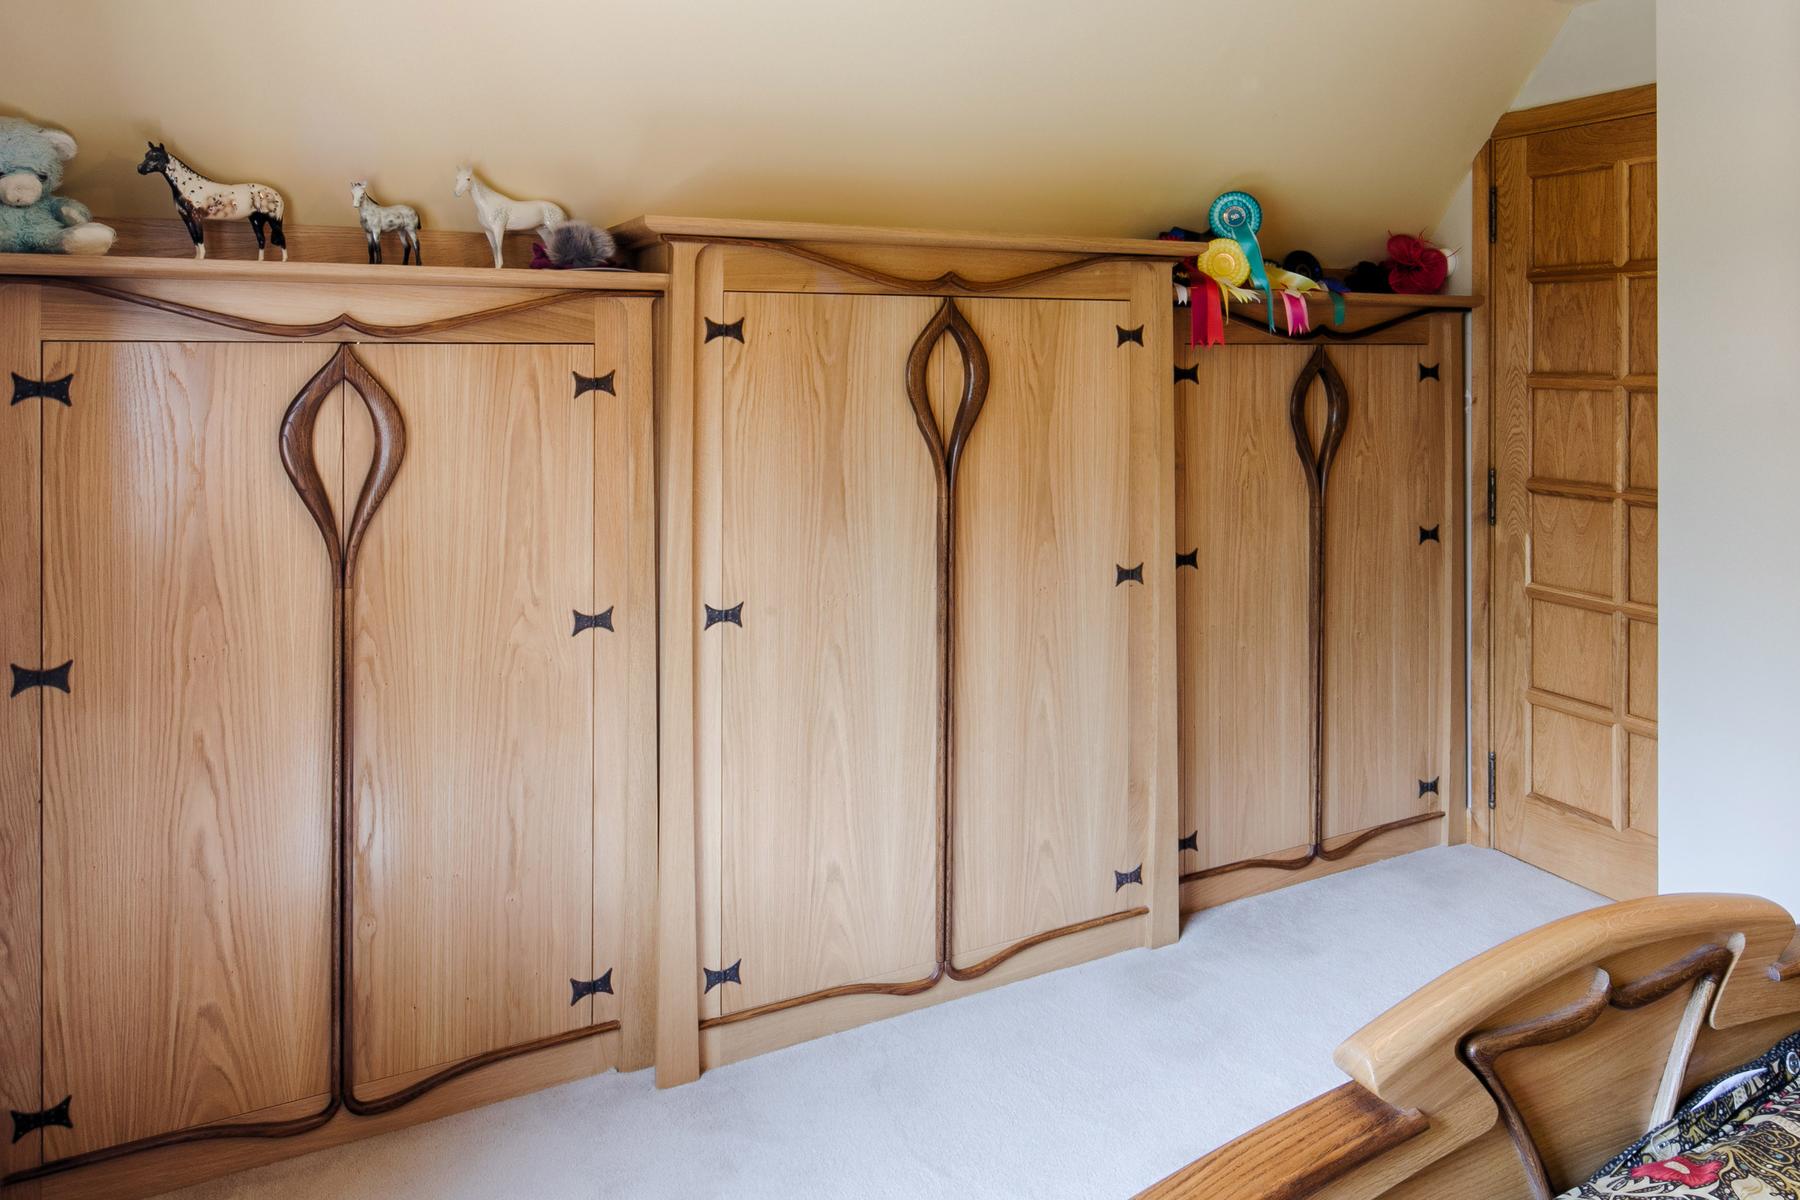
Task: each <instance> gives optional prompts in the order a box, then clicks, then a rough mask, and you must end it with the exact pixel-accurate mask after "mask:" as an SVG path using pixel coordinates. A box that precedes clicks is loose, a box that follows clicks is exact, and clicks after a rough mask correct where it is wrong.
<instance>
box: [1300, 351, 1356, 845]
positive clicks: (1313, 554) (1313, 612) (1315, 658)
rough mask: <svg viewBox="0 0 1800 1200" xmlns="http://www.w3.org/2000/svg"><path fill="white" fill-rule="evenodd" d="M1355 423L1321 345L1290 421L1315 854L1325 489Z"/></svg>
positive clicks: (1319, 837)
mask: <svg viewBox="0 0 1800 1200" xmlns="http://www.w3.org/2000/svg"><path fill="white" fill-rule="evenodd" d="M1315 379H1316V380H1318V381H1319V382H1320V383H1323V384H1324V385H1325V429H1324V433H1323V436H1322V437H1321V438H1320V440H1319V446H1318V448H1317V449H1316V450H1315V449H1314V448H1313V444H1312V435H1311V433H1309V432H1308V430H1307V427H1306V397H1307V393H1308V392H1310V391H1311V390H1312V385H1313V381H1314V380H1315ZM1349 422H1350V393H1349V391H1348V390H1347V389H1346V388H1345V387H1344V379H1343V376H1341V375H1339V374H1338V371H1337V367H1335V366H1333V365H1332V362H1331V359H1330V357H1329V356H1328V355H1327V354H1326V353H1325V348H1324V347H1323V346H1320V347H1319V348H1317V349H1315V350H1314V351H1313V352H1312V356H1311V357H1310V358H1308V359H1307V360H1306V366H1305V367H1304V368H1302V370H1301V371H1300V375H1299V377H1298V378H1297V379H1295V380H1294V386H1293V389H1292V390H1291V391H1290V392H1289V393H1288V424H1289V426H1291V427H1292V429H1293V432H1294V449H1295V451H1296V452H1298V453H1299V455H1300V465H1301V467H1302V468H1303V469H1304V470H1305V472H1306V495H1307V517H1306V540H1307V597H1306V629H1307V634H1308V646H1307V680H1308V683H1309V686H1310V689H1311V690H1310V694H1309V695H1308V697H1307V701H1308V703H1309V704H1310V705H1311V708H1312V720H1311V721H1310V722H1309V726H1308V730H1307V735H1308V742H1309V747H1308V750H1309V755H1310V762H1309V764H1308V785H1309V790H1310V792H1311V795H1312V805H1313V835H1312V841H1313V853H1314V854H1317V853H1319V851H1320V848H1321V847H1322V846H1323V845H1324V842H1325V574H1326V562H1327V559H1326V555H1325V492H1326V489H1327V488H1328V487H1329V486H1330V483H1331V464H1332V462H1333V461H1334V460H1335V459H1336V458H1337V452H1338V447H1339V446H1340V445H1342V444H1343V441H1344V429H1345V427H1346V426H1347V425H1348V424H1349Z"/></svg>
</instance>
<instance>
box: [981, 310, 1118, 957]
mask: <svg viewBox="0 0 1800 1200" xmlns="http://www.w3.org/2000/svg"><path fill="white" fill-rule="evenodd" d="M957 303H958V304H959V305H960V306H961V307H962V309H963V311H964V312H965V313H966V314H967V315H968V319H969V322H970V324H971V325H972V326H974V328H975V331H976V333H977V335H978V336H979V337H980V339H981V341H982V343H983V345H984V346H985V348H986V350H987V357H988V364H989V367H990V370H991V372H992V379H991V384H990V387H989V391H988V396H987V404H986V407H985V408H983V410H982V412H981V417H980V420H979V421H977V423H976V425H975V430H974V433H973V435H972V436H971V438H970V441H969V444H968V448H967V450H966V451H965V457H964V461H963V467H962V470H963V474H962V478H961V481H960V482H959V484H958V490H959V493H960V494H959V497H958V500H957V512H956V521H957V529H956V538H957V545H956V556H957V576H956V588H957V615H956V642H955V654H956V659H955V670H956V679H955V687H956V716H955V719H956V753H955V762H954V771H955V774H954V777H953V780H952V786H953V787H954V788H955V792H956V796H957V810H956V817H957V819H956V829H955V831H954V834H955V837H956V863H957V868H956V879H955V891H954V895H955V906H956V912H955V926H954V928H955V944H956V951H957V959H958V961H959V962H961V963H968V962H970V961H972V960H973V959H974V958H975V957H976V956H977V955H978V954H979V952H980V951H982V950H984V949H990V948H994V947H997V946H1000V945H1003V944H1006V943H1010V942H1012V941H1015V940H1017V939H1019V938H1022V937H1027V936H1029V935H1031V934H1034V933H1038V932H1042V931H1044V930H1047V929H1053V928H1057V927H1060V926H1062V925H1067V924H1072V923H1074V922H1077V921H1083V920H1087V919H1089V918H1091V917H1096V916H1100V915H1103V914H1106V913H1111V912H1116V911H1120V910H1121V909H1126V908H1130V907H1133V906H1135V905H1138V904H1141V903H1143V892H1142V891H1141V889H1135V888H1130V887H1127V888H1124V889H1118V888H1116V887H1115V879H1114V875H1113V872H1114V871H1115V870H1119V871H1127V872H1128V871H1130V870H1132V869H1133V868H1134V867H1136V866H1137V865H1139V864H1140V863H1141V862H1142V861H1143V824H1142V822H1143V812H1142V809H1143V803H1142V798H1141V797H1139V799H1138V801H1137V803H1136V804H1134V803H1133V801H1132V798H1131V795H1130V778H1131V756H1130V751H1131V737H1130V735H1131V719H1132V713H1133V711H1134V708H1135V706H1134V703H1133V696H1132V681H1131V678H1130V672H1129V667H1130V624H1129V617H1130V612H1131V608H1130V606H1131V604H1132V603H1133V601H1134V599H1136V598H1137V597H1139V596H1140V595H1141V594H1142V587H1141V585H1138V584H1130V583H1127V584H1120V582H1119V580H1118V570H1117V569H1118V567H1120V566H1124V567H1127V568H1129V567H1133V566H1135V565H1136V563H1137V558H1136V557H1132V556H1131V550H1130V547H1131V541H1130V534H1131V521H1130V518H1131V512H1130V503H1129V502H1130V487H1131V477H1130V464H1131V457H1130V449H1131V396H1130V388H1129V384H1130V367H1131V359H1130V357H1129V356H1130V355H1132V354H1141V353H1143V352H1144V351H1143V348H1142V347H1141V346H1138V345H1136V344H1135V343H1131V342H1127V341H1124V340H1123V339H1122V338H1120V337H1119V336H1118V333H1117V330H1118V328H1119V327H1120V326H1121V325H1122V324H1123V323H1125V322H1126V320H1127V319H1128V317H1129V315H1130V311H1131V310H1130V307H1129V306H1128V305H1126V304H1123V303H1110V302H1100V301H1054V300H1041V301H1040V300H1031V301H1026V300H975V301H961V300H959V301H958V302H957ZM949 377H950V379H951V380H952V381H959V380H960V377H961V376H960V365H959V364H958V363H957V362H955V361H954V359H953V360H952V361H951V362H950V364H949ZM1127 558H1130V559H1131V561H1126V559H1127Z"/></svg>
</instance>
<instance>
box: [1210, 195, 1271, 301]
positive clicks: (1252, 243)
mask: <svg viewBox="0 0 1800 1200" xmlns="http://www.w3.org/2000/svg"><path fill="white" fill-rule="evenodd" d="M1206 223H1207V224H1208V225H1210V226H1212V231H1213V232H1214V233H1215V234H1219V235H1220V236H1223V237H1228V238H1231V239H1232V240H1234V241H1236V242H1237V244H1238V245H1239V246H1241V247H1242V248H1243V251H1244V257H1245V258H1247V259H1249V260H1250V286H1251V287H1253V288H1256V289H1257V290H1258V291H1260V292H1262V293H1263V295H1264V296H1266V297H1267V298H1268V309H1269V328H1270V329H1273V328H1275V297H1274V295H1273V294H1271V293H1270V291H1269V273H1268V271H1267V270H1265V269H1264V268H1263V256H1262V247H1260V246H1258V245H1257V244H1256V231H1257V230H1259V229H1261V228H1262V205H1260V204H1258V203H1257V202H1256V197H1255V196H1252V195H1251V194H1250V193H1249V192H1226V193H1225V194H1224V195H1222V196H1220V197H1219V198H1218V199H1217V200H1214V201H1213V202H1212V207H1211V208H1209V209H1207V210H1206Z"/></svg>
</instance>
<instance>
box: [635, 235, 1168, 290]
mask: <svg viewBox="0 0 1800 1200" xmlns="http://www.w3.org/2000/svg"><path fill="white" fill-rule="evenodd" d="M663 240H665V241H669V242H706V243H708V244H711V245H719V246H743V247H747V248H750V249H755V250H773V251H776V252H777V253H781V254H786V255H789V256H791V257H793V258H800V259H805V260H806V261H807V262H810V263H815V264H817V265H818V266H821V267H825V268H828V269H829V270H833V271H841V272H843V273H844V274H846V275H850V276H853V277H855V278H857V279H860V280H862V281H863V282H865V283H873V284H875V285H876V286H878V287H884V288H891V289H892V290H894V291H896V292H926V293H934V294H943V293H946V292H947V293H950V294H952V295H957V296H989V295H993V294H994V293H996V292H1010V291H1016V290H1017V289H1019V288H1022V287H1030V286H1031V285H1032V284H1034V283H1042V282H1043V281H1045V280H1046V279H1055V278H1056V277H1057V276H1059V275H1067V274H1069V273H1070V272H1072V271H1080V270H1083V269H1085V268H1087V267H1092V266H1097V265H1099V264H1100V263H1109V262H1155V261H1158V260H1157V259H1156V258H1155V257H1154V256H1152V257H1149V258H1146V257H1145V256H1143V255H1137V254H1088V255H1084V256H1082V257H1081V258H1077V259H1073V260H1071V261H1069V262H1065V263H1057V264H1056V265H1054V266H1049V267H1042V268H1040V269H1038V270H1036V271H1026V272H1024V273H1023V274H1020V275H1009V276H1007V277H1006V278H1004V279H970V278H968V277H967V276H966V275H962V274H960V273H958V272H956V271H945V272H944V273H943V274H941V275H933V276H932V277H930V278H929V279H914V278H909V277H908V276H905V275H891V274H889V273H888V272H886V271H881V270H877V269H876V268H874V267H867V266H864V265H863V264H861V263H857V262H851V261H850V260H849V259H844V258H837V257H834V256H833V255H830V254H826V253H824V252H822V251H819V250H814V249H811V248H810V247H807V246H802V245H797V244H795V243H793V242H771V241H764V240H763V239H761V238H712V237H707V238H692V237H679V236H677V237H668V238H665V239H663ZM1179 257H1181V256H1180V255H1178V254H1175V253H1171V254H1170V255H1169V261H1171V262H1173V261H1174V260H1176V259H1178V258H1179Z"/></svg>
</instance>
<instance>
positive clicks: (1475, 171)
mask: <svg viewBox="0 0 1800 1200" xmlns="http://www.w3.org/2000/svg"><path fill="white" fill-rule="evenodd" d="M1655 112H1656V85H1655V84H1654V83H1648V84H1644V85H1643V86H1641V87H1632V88H1625V89H1623V90H1620V91H1616V92H1604V93H1602V94H1600V95H1598V96H1581V97H1578V98H1577V99H1574V100H1564V101H1562V102H1561V103H1558V104H1545V105H1542V106H1540V107H1537V108H1521V109H1516V110H1514V111H1512V112H1508V113H1503V114H1501V117H1500V120H1499V121H1497V122H1496V123H1495V124H1494V131H1493V132H1492V133H1491V134H1489V135H1488V140H1487V141H1486V142H1484V143H1482V146H1481V149H1480V150H1479V151H1478V152H1477V153H1476V155H1475V161H1474V163H1473V164H1472V165H1471V167H1470V176H1471V179H1472V185H1471V188H1470V195H1471V197H1472V199H1473V202H1472V203H1471V204H1470V206H1469V207H1470V209H1471V210H1472V219H1471V222H1470V232H1469V247H1470V251H1469V270H1470V291H1472V292H1473V293H1474V294H1475V296H1476V297H1478V298H1479V300H1480V303H1478V305H1477V306H1476V307H1475V309H1473V310H1472V311H1471V313H1470V314H1469V320H1470V329H1469V354H1470V364H1471V369H1470V373H1469V437H1470V445H1469V486H1470V489H1471V496H1470V503H1469V513H1470V519H1469V606H1470V610H1469V774H1470V780H1469V830H1468V833H1469V842H1470V843H1471V844H1473V845H1477V846H1490V847H1491V846H1492V845H1493V844H1494V824H1493V820H1492V817H1491V812H1492V810H1491V809H1490V808H1489V807H1488V805H1489V804H1490V803H1491V802H1492V787H1493V785H1492V783H1491V776H1490V775H1489V766H1488V763H1489V756H1490V755H1491V754H1492V753H1493V736H1494V734H1493V730H1494V726H1493V696H1492V687H1493V669H1492V668H1493V607H1494V606H1493V598H1494V592H1493V587H1494V579H1493V535H1492V533H1491V532H1490V531H1491V530H1492V528H1493V520H1494V515H1495V514H1494V504H1493V503H1492V499H1491V493H1489V492H1488V491H1487V482H1488V479H1489V478H1490V475H1491V473H1492V472H1493V471H1494V470H1495V469H1496V464H1495V462H1494V455H1493V449H1494V419H1495V416H1496V413H1495V408H1494V358H1493V346H1494V315H1495V310H1496V308H1497V306H1496V305H1495V304H1493V303H1491V302H1490V301H1491V300H1492V296H1491V292H1490V289H1491V288H1492V286H1493V282H1494V280H1493V258H1494V239H1495V237H1496V236H1497V235H1496V229H1495V226H1496V221H1497V217H1498V212H1497V211H1496V205H1497V204H1498V195H1497V193H1496V192H1495V190H1494V143H1495V142H1497V141H1500V140H1502V139H1506V138H1515V137H1528V136H1530V135H1531V134H1534V133H1548V132H1550V131H1551V130H1556V129H1569V128H1572V127H1574V126H1577V125H1592V124H1595V123H1597V122H1600V121H1616V120H1620V119H1622V118H1625V117H1637V116H1643V115H1645V114H1647V113H1651V114H1653V113H1655Z"/></svg>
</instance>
